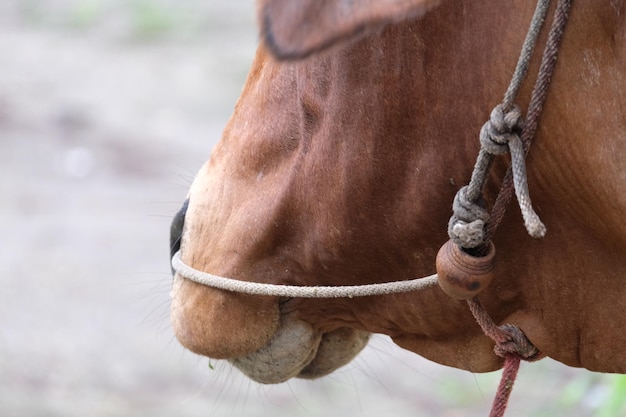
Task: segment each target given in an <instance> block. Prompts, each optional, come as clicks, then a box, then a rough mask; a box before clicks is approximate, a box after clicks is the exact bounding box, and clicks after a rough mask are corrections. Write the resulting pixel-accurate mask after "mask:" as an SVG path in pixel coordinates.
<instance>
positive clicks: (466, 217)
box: [448, 185, 489, 248]
mask: <svg viewBox="0 0 626 417" xmlns="http://www.w3.org/2000/svg"><path fill="white" fill-rule="evenodd" d="M468 189H469V186H467V185H466V186H465V187H463V188H461V189H460V190H459V191H458V192H457V193H456V196H454V202H453V204H452V210H453V212H454V214H453V215H452V217H451V218H450V221H449V222H448V235H449V236H450V239H451V240H452V241H453V242H454V243H456V244H457V245H459V246H461V247H463V248H475V247H478V246H480V245H481V244H482V243H483V242H484V234H485V231H484V229H485V223H487V221H488V220H489V213H488V212H487V210H486V209H485V208H484V207H483V204H482V201H480V200H479V201H473V200H472V199H471V198H469V197H468V195H467V194H468Z"/></svg>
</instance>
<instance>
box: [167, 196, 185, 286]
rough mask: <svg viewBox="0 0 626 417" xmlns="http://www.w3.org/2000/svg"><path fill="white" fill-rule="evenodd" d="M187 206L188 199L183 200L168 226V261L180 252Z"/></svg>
mask: <svg viewBox="0 0 626 417" xmlns="http://www.w3.org/2000/svg"><path fill="white" fill-rule="evenodd" d="M188 206H189V199H187V200H185V202H184V203H183V206H182V207H181V208H180V210H178V213H176V215H174V219H172V224H171V226H170V261H171V260H172V258H173V257H174V254H175V253H176V252H178V251H179V250H180V239H181V237H182V236H183V227H184V226H185V214H186V213H187V207H188ZM172 275H174V268H172Z"/></svg>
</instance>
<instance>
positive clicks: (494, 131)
mask: <svg viewBox="0 0 626 417" xmlns="http://www.w3.org/2000/svg"><path fill="white" fill-rule="evenodd" d="M522 125H523V122H522V112H521V110H520V109H519V107H517V106H515V105H512V106H511V107H510V109H509V110H508V111H506V112H505V109H504V106H503V105H502V104H498V105H497V106H496V107H494V109H493V110H492V111H491V115H490V116H489V120H488V121H487V122H485V124H484V125H483V127H482V128H481V129H480V144H481V146H482V148H483V149H484V150H485V151H487V152H489V153H490V154H492V155H503V154H506V153H508V152H509V142H510V141H511V139H512V136H515V137H519V134H520V132H521V129H522Z"/></svg>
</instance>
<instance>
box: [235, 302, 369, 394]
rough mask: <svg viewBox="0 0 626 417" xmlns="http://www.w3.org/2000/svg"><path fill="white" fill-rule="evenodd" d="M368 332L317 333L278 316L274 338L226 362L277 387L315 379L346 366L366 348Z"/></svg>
mask: <svg viewBox="0 0 626 417" xmlns="http://www.w3.org/2000/svg"><path fill="white" fill-rule="evenodd" d="M369 338H370V333H368V332H365V331H361V330H355V329H351V328H348V327H342V328H339V329H337V330H334V331H332V332H328V333H324V334H321V333H319V332H316V331H315V330H314V329H313V328H312V326H311V325H309V324H308V323H306V322H304V321H302V320H299V319H296V318H294V317H293V315H289V314H287V315H282V316H281V320H280V324H279V326H278V329H277V331H276V333H275V334H274V337H272V339H270V341H269V342H268V343H267V344H266V345H265V346H263V347H262V348H260V349H258V350H256V351H255V352H252V353H250V354H248V355H245V356H242V357H238V358H235V359H231V360H230V362H231V363H232V364H233V365H235V367H237V368H238V369H239V370H240V371H241V372H243V373H244V374H245V375H246V376H248V377H249V378H251V379H253V380H255V381H257V382H260V383H264V384H277V383H281V382H284V381H287V380H288V379H291V378H294V377H297V378H304V379H315V378H319V377H322V376H325V375H328V374H330V373H331V372H333V371H335V370H336V369H338V368H340V367H342V366H344V365H346V364H347V363H349V362H350V361H352V359H354V357H355V356H356V355H357V354H358V353H359V352H360V351H361V350H362V349H363V348H364V347H365V346H366V345H367V342H368V341H369Z"/></svg>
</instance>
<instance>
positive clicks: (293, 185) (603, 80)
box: [173, 0, 626, 373]
mask: <svg viewBox="0 0 626 417" xmlns="http://www.w3.org/2000/svg"><path fill="white" fill-rule="evenodd" d="M313 1H314V0H311V3H312V2H313ZM413 1H414V3H415V4H416V5H417V6H416V7H420V3H423V4H426V3H427V2H420V1H419V0H413ZM269 3H272V2H269ZM307 3H308V2H307ZM441 3H442V4H441V6H439V7H436V8H434V9H433V10H431V11H429V12H428V13H426V14H425V15H424V16H423V17H422V18H421V19H419V20H411V21H404V22H400V23H394V24H390V25H388V26H386V27H385V28H384V29H383V30H380V28H379V25H378V26H377V28H378V31H376V32H373V33H371V34H370V35H368V36H365V37H361V38H359V39H357V40H355V41H352V42H350V43H344V44H341V45H336V46H334V47H332V48H331V49H327V50H325V51H323V52H316V53H314V54H313V55H311V56H310V57H309V58H307V59H304V60H301V61H294V62H279V61H277V60H276V59H275V58H273V57H272V56H271V55H270V53H268V50H267V47H266V46H264V45H261V46H260V47H259V50H258V53H257V56H256V59H255V61H254V64H253V66H252V69H251V72H250V75H249V77H248V80H247V82H246V86H245V87H244V90H243V93H242V95H241V98H240V100H239V102H238V104H237V106H236V108H235V112H234V114H233V117H232V119H231V120H230V122H229V123H228V126H227V127H226V129H225V131H224V135H223V138H222V140H221V142H220V143H219V145H218V146H217V148H216V149H215V151H214V152H213V154H212V155H211V158H210V160H209V161H208V162H207V163H206V165H205V166H204V167H203V168H202V169H201V171H200V172H199V174H198V176H197V178H196V180H195V181H194V184H193V185H192V188H191V190H190V205H189V212H188V214H187V219H186V223H185V224H186V228H185V232H184V236H183V246H182V256H183V259H184V260H185V261H186V262H187V263H188V264H190V265H192V266H194V267H195V268H197V269H202V270H205V271H208V272H211V273H215V274H219V275H224V276H229V277H234V278H238V279H241V280H248V281H257V282H271V283H280V284H298V285H345V284H365V283H372V282H383V281H393V280H399V279H408V278H415V277H418V276H423V275H428V274H432V273H433V272H435V271H434V264H435V262H434V259H435V255H436V253H437V250H438V249H439V247H440V246H441V245H442V244H443V243H444V242H445V241H446V240H447V236H446V226H447V221H448V218H449V216H450V208H451V204H452V199H453V196H454V194H455V192H456V191H457V189H458V188H459V187H460V186H462V185H464V184H466V183H467V181H468V180H469V175H470V173H471V168H472V165H473V163H474V160H475V157H476V154H477V150H478V131H479V129H480V126H481V125H482V123H483V122H484V121H485V120H486V119H487V118H488V115H489V112H490V110H491V108H492V107H493V106H494V105H496V104H497V103H498V102H499V101H500V100H501V99H502V96H503V94H504V91H505V89H506V86H507V84H508V81H509V79H510V76H511V74H512V71H513V68H514V65H515V62H516V60H517V56H518V54H519V49H520V47H521V43H522V41H523V37H524V35H525V33H526V29H527V25H528V23H529V22H530V17H531V15H532V11H533V8H534V2H529V1H527V0H515V1H507V2H506V5H505V4H503V2H501V1H500V0H483V1H478V0H468V1H452V0H448V1H442V2H441ZM624 4H625V2H624V1H616V0H577V1H575V2H574V4H573V8H572V13H571V21H570V24H569V26H568V27H567V30H566V33H565V37H564V40H563V44H562V52H561V55H560V57H559V62H558V64H557V68H556V72H555V76H554V82H553V85H552V87H551V89H550V91H549V94H548V98H547V102H546V106H545V110H544V113H543V115H542V116H541V122H540V126H539V130H538V133H537V137H536V139H535V142H534V144H533V147H532V149H531V152H530V156H529V158H528V161H527V166H528V172H529V188H530V192H531V196H532V198H533V202H534V203H535V208H536V209H537V211H538V214H539V215H540V216H541V218H542V220H543V221H544V223H545V224H546V225H547V227H548V233H547V236H546V237H545V238H544V239H542V240H533V239H531V238H530V237H528V236H527V235H526V232H525V230H524V228H523V225H522V220H521V217H520V215H519V209H518V208H516V207H515V206H511V207H510V208H509V211H508V214H507V216H506V218H505V219H504V222H503V224H502V226H501V227H500V229H499V231H498V233H497V235H496V237H495V244H496V247H497V251H498V255H497V265H496V278H495V281H494V282H493V284H492V285H491V286H490V287H489V288H488V289H487V290H486V291H485V292H484V293H482V294H481V295H480V299H481V301H483V303H484V304H485V306H486V308H487V310H488V311H489V312H490V313H491V314H492V316H493V317H494V319H495V320H496V321H497V322H501V323H504V322H507V323H512V324H515V325H517V326H519V327H520V328H521V329H522V330H523V331H524V332H525V333H526V335H527V336H528V337H529V339H530V340H531V341H532V342H533V343H534V344H535V345H536V346H537V347H538V348H539V349H540V350H541V351H542V352H543V353H545V354H546V355H547V356H549V357H552V358H554V359H556V360H558V361H561V362H563V363H565V364H567V365H571V366H577V367H585V368H588V369H591V370H596V371H603V372H622V373H624V372H626V349H624V346H626V322H625V321H624V319H623V317H622V316H623V314H622V310H623V306H625V305H626V219H625V218H624V216H625V214H626V192H625V190H626V60H625V52H626V44H625V26H626V24H625V19H626V18H625V14H626V11H625V7H624ZM344 32H345V33H344ZM344 32H342V33H344V34H348V35H349V34H352V33H355V32H354V31H349V30H348V31H344ZM544 32H545V31H544ZM335 35H336V34H335ZM361 36H364V35H363V34H361ZM339 37H341V36H339ZM320 39H322V40H321V41H320V40H319V39H317V40H316V42H313V43H311V45H313V46H312V50H311V51H309V52H314V51H317V50H318V49H319V48H321V47H322V46H326V45H330V44H332V43H333V41H334V40H335V38H332V39H324V38H323V37H321V38H320ZM543 39H545V33H544V36H543ZM541 45H543V43H542V44H541ZM302 49H303V51H301V52H300V53H299V54H300V55H306V54H307V53H308V52H307V49H306V48H305V47H303V48H302ZM537 63H538V60H537V59H535V60H534V61H533V64H532V68H531V74H534V72H532V71H533V69H535V70H536V68H537ZM530 87H531V86H530V83H527V85H526V86H525V87H524V90H523V91H522V94H521V97H520V99H519V104H520V105H521V106H522V107H525V106H526V105H527V103H528V98H529V94H530ZM504 167H505V161H504V158H501V159H499V162H498V163H497V164H496V171H497V174H498V176H496V175H494V176H493V178H492V181H491V182H490V183H489V184H488V186H487V192H486V198H487V201H488V202H493V199H494V197H495V193H496V192H497V185H498V179H497V178H499V175H501V174H502V172H503V169H504ZM177 281H178V284H177V285H178V288H177V291H176V292H175V298H174V303H173V304H174V309H173V318H174V328H175V330H176V333H177V335H178V337H179V338H180V339H181V342H182V343H183V344H184V345H186V346H187V347H189V348H190V349H192V350H194V351H197V352H199V353H202V354H206V355H210V356H214V357H228V358H230V357H235V356H241V355H245V354H248V353H250V352H252V351H253V350H255V349H258V348H260V347H262V346H264V345H265V344H266V343H268V340H269V339H270V338H271V336H272V334H273V333H274V332H275V329H276V326H277V323H278V321H279V315H280V314H285V313H291V314H294V315H296V316H297V317H299V318H300V319H301V320H303V321H305V322H307V323H309V324H310V325H311V326H312V327H313V328H315V329H316V331H318V332H321V333H328V332H332V331H335V330H337V329H339V328H344V327H352V328H355V329H359V330H365V331H368V332H376V333H384V334H388V335H390V336H391V337H392V338H393V340H394V341H395V342H396V343H398V344H399V345H400V346H402V347H405V348H407V349H410V350H412V351H414V352H416V353H418V354H420V355H423V356H425V357H427V358H429V359H431V360H433V361H436V362H439V363H442V364H446V365H451V366H455V367H458V368H462V369H467V370H471V371H479V372H480V371H490V370H494V369H497V368H499V367H500V366H501V359H500V358H498V357H497V356H495V354H494V353H493V350H492V346H493V345H492V342H491V341H490V340H489V339H487V338H486V337H485V336H484V335H483V334H482V332H481V330H480V328H479V327H478V325H477V324H476V323H475V322H474V320H473V318H472V316H471V314H470V313H469V310H468V308H467V306H466V305H465V303H464V302H460V301H456V300H453V299H451V298H449V297H448V296H446V295H445V294H444V293H443V292H442V291H441V290H439V289H438V288H432V289H430V290H428V291H426V292H424V293H420V294H403V295H389V296H381V297H372V298H366V299H339V300H308V299H307V300H305V299H291V300H278V299H275V298H269V297H266V298H264V297H251V296H242V295H235V294H230V293H224V292H221V291H218V290H213V289H210V288H206V287H202V286H199V285H197V284H194V283H191V282H188V281H186V280H182V279H180V278H178V279H177ZM279 301H281V302H280V304H279Z"/></svg>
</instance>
